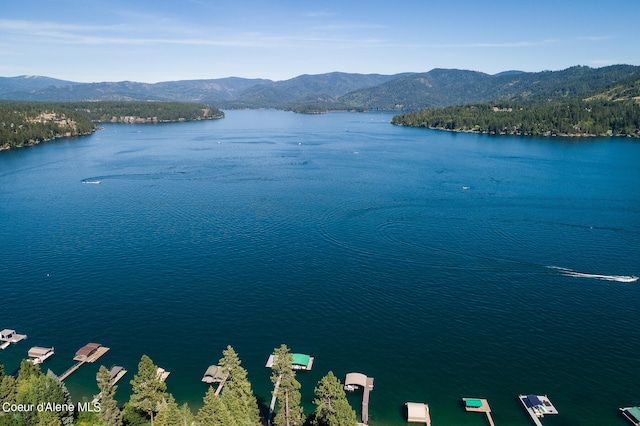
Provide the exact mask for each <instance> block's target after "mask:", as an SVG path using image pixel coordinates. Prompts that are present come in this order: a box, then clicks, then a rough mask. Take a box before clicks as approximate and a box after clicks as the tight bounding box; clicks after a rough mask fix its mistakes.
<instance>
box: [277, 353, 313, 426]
mask: <svg viewBox="0 0 640 426" xmlns="http://www.w3.org/2000/svg"><path fill="white" fill-rule="evenodd" d="M273 355H274V363H273V372H272V374H271V382H273V383H274V384H276V383H277V382H278V381H279V382H280V385H279V386H278V390H277V391H276V390H274V392H276V397H277V400H276V407H277V409H276V415H275V417H274V419H273V423H274V424H275V425H276V426H301V425H302V424H303V423H304V421H305V419H304V413H303V411H302V407H301V406H300V401H301V399H302V396H301V394H300V387H301V386H300V382H298V381H297V380H296V374H295V371H294V370H293V356H292V355H291V352H290V351H289V348H288V347H287V345H285V344H282V345H280V347H279V348H276V349H274V351H273Z"/></svg>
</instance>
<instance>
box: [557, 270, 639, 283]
mask: <svg viewBox="0 0 640 426" xmlns="http://www.w3.org/2000/svg"><path fill="white" fill-rule="evenodd" d="M547 268H549V269H555V270H556V271H558V272H560V274H562V275H564V276H565V277H574V278H594V279H597V280H605V281H618V282H620V283H632V282H635V281H638V277H636V276H635V275H600V274H588V273H586V272H578V271H574V270H573V269H568V268H561V267H559V266H547Z"/></svg>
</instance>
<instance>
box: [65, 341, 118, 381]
mask: <svg viewBox="0 0 640 426" xmlns="http://www.w3.org/2000/svg"><path fill="white" fill-rule="evenodd" d="M108 350H109V348H105V347H104V346H102V345H101V344H100V343H88V344H86V345H85V346H83V347H81V348H80V349H78V352H76V355H75V356H74V357H73V360H74V361H78V362H77V363H76V364H75V365H73V366H72V367H71V368H69V369H68V370H67V371H65V372H64V373H62V375H61V376H59V379H60V381H63V380H64V379H66V378H67V377H69V376H70V375H72V374H73V373H75V372H76V371H77V370H78V368H80V367H82V365H83V364H84V363H85V362H96V360H97V359H98V358H100V357H101V356H102V355H104V354H106V353H107V351H108Z"/></svg>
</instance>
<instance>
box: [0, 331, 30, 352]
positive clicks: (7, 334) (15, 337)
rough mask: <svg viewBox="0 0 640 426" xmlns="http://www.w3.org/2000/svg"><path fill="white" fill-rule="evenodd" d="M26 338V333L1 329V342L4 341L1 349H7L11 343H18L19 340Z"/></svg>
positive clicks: (0, 346)
mask: <svg viewBox="0 0 640 426" xmlns="http://www.w3.org/2000/svg"><path fill="white" fill-rule="evenodd" d="M26 338H27V335H26V334H18V333H16V331H15V330H11V329H8V328H5V329H4V330H2V331H0V342H2V343H0V349H6V348H8V347H9V345H10V344H12V343H14V344H15V343H18V342H19V341H21V340H24V339H26Z"/></svg>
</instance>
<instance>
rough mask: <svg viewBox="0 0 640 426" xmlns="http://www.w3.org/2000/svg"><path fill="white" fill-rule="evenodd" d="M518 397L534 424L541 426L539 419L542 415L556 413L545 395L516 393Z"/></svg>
mask: <svg viewBox="0 0 640 426" xmlns="http://www.w3.org/2000/svg"><path fill="white" fill-rule="evenodd" d="M518 399H519V400H520V402H521V403H522V405H523V407H524V409H525V410H527V413H529V417H531V420H533V423H534V424H535V425H536V426H542V422H541V421H540V419H541V418H543V417H544V416H546V415H549V414H558V410H556V407H554V406H553V404H552V403H551V401H550V400H549V397H548V396H547V395H518Z"/></svg>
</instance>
